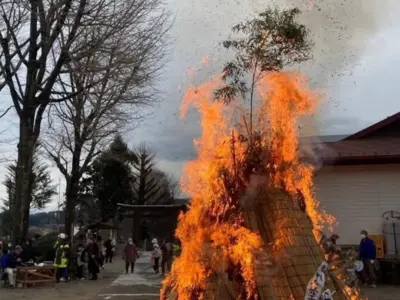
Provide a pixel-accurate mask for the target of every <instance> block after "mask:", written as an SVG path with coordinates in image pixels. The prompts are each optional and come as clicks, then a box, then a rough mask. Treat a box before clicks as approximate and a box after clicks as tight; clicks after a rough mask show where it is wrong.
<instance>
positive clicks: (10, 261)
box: [2, 246, 22, 287]
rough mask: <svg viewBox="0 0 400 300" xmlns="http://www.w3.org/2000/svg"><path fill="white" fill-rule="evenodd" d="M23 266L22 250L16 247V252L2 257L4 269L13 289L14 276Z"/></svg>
mask: <svg viewBox="0 0 400 300" xmlns="http://www.w3.org/2000/svg"><path fill="white" fill-rule="evenodd" d="M21 264H22V248H21V246H16V247H15V249H14V251H13V252H11V253H10V254H7V255H6V256H5V257H4V258H3V257H2V267H3V268H4V271H5V273H6V274H7V276H8V283H9V284H10V286H11V287H14V286H15V281H14V274H15V270H16V268H17V266H20V265H21Z"/></svg>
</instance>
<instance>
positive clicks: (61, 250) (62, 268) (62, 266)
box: [54, 233, 70, 282]
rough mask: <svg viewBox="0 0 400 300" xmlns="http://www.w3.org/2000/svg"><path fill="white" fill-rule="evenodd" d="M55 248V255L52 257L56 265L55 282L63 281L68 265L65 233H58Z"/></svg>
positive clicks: (67, 247) (67, 246)
mask: <svg viewBox="0 0 400 300" xmlns="http://www.w3.org/2000/svg"><path fill="white" fill-rule="evenodd" d="M54 248H55V249H56V256H55V258H54V266H55V267H56V280H57V282H60V281H65V279H66V278H65V276H68V275H66V274H67V273H66V271H67V267H68V258H69V250H70V249H69V245H68V241H67V235H66V234H65V233H60V234H59V235H58V240H57V242H56V244H55V246H54Z"/></svg>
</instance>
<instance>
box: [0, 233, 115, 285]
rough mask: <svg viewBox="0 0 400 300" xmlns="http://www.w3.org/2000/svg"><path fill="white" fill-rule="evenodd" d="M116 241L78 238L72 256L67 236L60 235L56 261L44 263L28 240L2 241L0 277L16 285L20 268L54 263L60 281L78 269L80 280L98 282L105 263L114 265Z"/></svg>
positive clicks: (55, 246) (99, 238)
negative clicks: (13, 242)
mask: <svg viewBox="0 0 400 300" xmlns="http://www.w3.org/2000/svg"><path fill="white" fill-rule="evenodd" d="M115 246H116V243H115V240H114V239H112V238H111V237H109V238H108V239H107V240H106V241H104V242H103V241H102V238H101V236H98V235H96V234H95V235H93V236H87V237H81V238H79V239H78V243H77V245H76V248H75V249H76V250H75V253H72V251H71V246H70V244H69V241H68V237H67V235H65V234H64V233H60V234H59V235H58V238H57V241H56V243H55V244H54V253H55V255H54V261H52V262H43V261H42V259H41V255H40V253H37V251H36V250H35V248H34V247H33V244H32V240H31V239H26V240H25V241H24V242H23V243H21V245H15V246H13V245H12V243H11V242H8V243H3V242H2V241H0V275H1V280H2V281H3V282H6V283H8V285H9V286H10V287H14V286H15V272H16V269H17V267H19V266H35V265H44V264H46V263H47V264H52V265H54V267H55V269H56V281H57V282H61V281H68V280H69V279H70V276H69V271H70V270H71V269H75V270H76V275H77V278H78V279H79V280H84V279H90V280H97V278H98V274H99V273H100V271H101V269H103V268H104V264H105V263H112V259H113V256H114V252H115Z"/></svg>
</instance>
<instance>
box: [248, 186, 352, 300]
mask: <svg viewBox="0 0 400 300" xmlns="http://www.w3.org/2000/svg"><path fill="white" fill-rule="evenodd" d="M253 197H254V198H255V199H246V205H244V206H245V207H244V218H245V223H246V227H248V228H249V229H251V230H253V231H255V232H258V233H259V234H260V235H261V237H262V239H263V240H264V243H265V244H266V245H269V246H267V249H266V251H265V253H263V254H262V255H261V257H259V259H258V260H257V263H256V266H255V267H256V276H257V278H256V282H257V290H258V294H259V297H260V299H262V300H288V299H293V300H304V296H305V292H306V287H307V284H308V282H309V281H310V279H311V278H312V277H313V276H314V274H315V272H316V270H317V268H318V267H319V266H320V264H321V262H323V261H324V260H325V258H324V254H323V252H322V250H321V247H320V245H318V243H317V242H316V240H315V237H314V235H313V232H312V223H311V221H310V220H309V218H308V217H307V215H306V213H305V212H304V211H303V210H302V209H301V207H300V205H299V203H298V201H297V200H295V199H293V198H292V197H291V196H290V195H288V194H287V193H286V192H284V191H283V190H281V189H265V188H261V189H260V190H259V191H258V192H256V193H255V195H253V196H251V198H253ZM249 200H253V201H249ZM270 254H272V255H270ZM326 286H327V288H330V289H331V290H335V291H336V293H335V296H334V298H335V300H342V299H347V297H346V296H345V295H343V293H342V292H341V291H342V290H343V285H342V284H341V283H340V282H338V281H337V280H336V279H334V278H332V277H330V276H329V277H328V280H327V285H326Z"/></svg>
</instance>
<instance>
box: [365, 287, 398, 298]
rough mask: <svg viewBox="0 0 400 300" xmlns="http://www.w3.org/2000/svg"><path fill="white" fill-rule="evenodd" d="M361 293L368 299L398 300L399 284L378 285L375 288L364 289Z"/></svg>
mask: <svg viewBox="0 0 400 300" xmlns="http://www.w3.org/2000/svg"><path fill="white" fill-rule="evenodd" d="M362 292H363V295H365V296H366V297H367V298H368V300H399V299H400V286H379V285H378V287H377V288H376V289H364V290H363V291H362Z"/></svg>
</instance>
